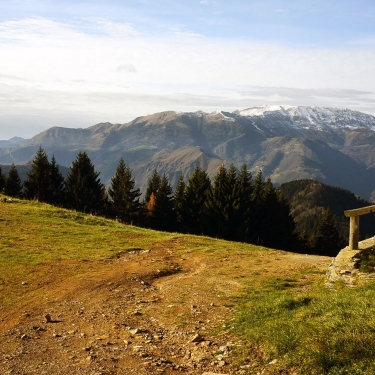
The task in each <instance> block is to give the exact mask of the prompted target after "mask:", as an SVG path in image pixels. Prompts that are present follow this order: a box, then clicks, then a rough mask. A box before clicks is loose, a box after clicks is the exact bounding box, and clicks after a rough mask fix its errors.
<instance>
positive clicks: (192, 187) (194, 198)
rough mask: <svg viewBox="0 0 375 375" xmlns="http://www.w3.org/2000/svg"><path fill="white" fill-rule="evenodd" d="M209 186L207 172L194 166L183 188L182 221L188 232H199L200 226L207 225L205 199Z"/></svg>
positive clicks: (200, 230)
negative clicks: (184, 207)
mask: <svg viewBox="0 0 375 375" xmlns="http://www.w3.org/2000/svg"><path fill="white" fill-rule="evenodd" d="M210 188H211V181H210V179H209V177H208V175H207V172H206V171H204V170H203V169H202V168H200V167H199V166H196V167H195V169H194V172H193V174H192V175H191V176H190V178H189V180H188V184H187V186H186V189H185V201H186V211H185V212H184V217H185V219H184V222H185V224H186V225H187V228H188V231H189V232H190V233H194V234H201V233H202V228H204V227H205V226H206V227H207V224H206V220H207V215H206V211H205V201H206V199H207V195H208V192H209V190H210Z"/></svg>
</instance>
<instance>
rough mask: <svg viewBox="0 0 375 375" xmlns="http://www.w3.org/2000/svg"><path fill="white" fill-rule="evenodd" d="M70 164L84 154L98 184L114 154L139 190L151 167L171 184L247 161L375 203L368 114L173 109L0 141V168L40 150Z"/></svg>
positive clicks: (372, 120)
mask: <svg viewBox="0 0 375 375" xmlns="http://www.w3.org/2000/svg"><path fill="white" fill-rule="evenodd" d="M40 145H41V146H42V147H43V148H44V150H45V151H46V152H47V154H48V155H49V156H50V157H51V156H52V155H55V157H56V160H57V162H58V164H60V165H61V166H65V167H69V166H70V164H71V162H72V161H73V160H75V158H76V156H77V154H78V152H79V151H87V153H88V155H89V157H90V158H91V160H92V162H93V164H94V165H95V167H96V170H97V171H99V172H100V173H101V174H100V177H101V180H102V181H103V182H105V183H108V182H109V181H110V178H111V176H113V175H114V173H115V169H116V166H117V164H118V162H119V159H120V158H121V157H123V158H124V160H125V162H126V163H127V164H129V165H130V167H131V168H132V170H133V176H134V177H135V180H136V183H137V185H138V186H139V187H140V188H141V190H143V191H144V190H145V186H146V184H147V181H148V179H149V177H150V175H151V174H152V172H153V170H154V169H155V168H156V169H157V170H158V171H159V172H160V173H166V174H167V176H168V178H169V181H170V182H171V184H172V185H175V184H176V182H177V180H178V178H179V176H180V175H181V174H183V175H184V176H186V177H187V176H189V175H190V174H191V172H192V171H193V169H194V168H195V166H196V165H199V166H200V167H202V168H204V169H205V170H207V172H208V174H209V175H210V177H213V176H214V175H215V174H216V171H217V169H218V167H219V166H220V164H221V163H223V162H224V163H226V164H231V163H233V164H234V165H235V166H237V167H240V166H241V165H242V164H244V163H246V164H247V166H248V168H249V169H250V170H251V171H252V172H253V174H255V173H257V171H258V170H260V169H262V171H263V175H264V176H269V177H271V179H272V181H273V183H275V184H276V185H278V184H281V183H284V182H288V181H292V180H299V179H314V180H318V181H321V182H324V183H325V184H329V185H333V186H339V187H341V188H344V189H348V190H351V191H353V192H354V193H355V194H357V195H360V196H361V197H363V198H365V199H374V198H375V147H374V146H375V117H374V116H372V115H369V114H365V113H361V112H358V111H352V110H350V109H342V108H325V107H324V108H323V107H293V106H264V107H255V108H248V109H243V110H237V111H234V112H225V111H219V112H213V113H205V112H202V111H198V112H173V111H166V112H160V113H155V114H152V115H148V116H142V117H138V118H136V119H134V120H133V121H130V122H128V123H125V124H111V123H100V124H97V125H94V126H91V127H89V128H85V129H71V128H62V127H51V128H50V129H48V130H46V131H44V132H42V133H40V134H38V135H36V136H34V137H33V138H31V139H29V140H26V141H25V142H23V143H22V144H16V145H9V144H8V145H5V146H3V145H2V144H1V143H0V164H2V165H4V164H10V163H15V164H17V165H18V164H26V163H28V162H29V161H30V160H32V158H33V157H34V155H35V153H36V151H37V149H38V148H39V146H40Z"/></svg>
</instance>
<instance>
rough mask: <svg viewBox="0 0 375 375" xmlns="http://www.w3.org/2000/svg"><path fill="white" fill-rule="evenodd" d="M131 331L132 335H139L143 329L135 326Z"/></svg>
mask: <svg viewBox="0 0 375 375" xmlns="http://www.w3.org/2000/svg"><path fill="white" fill-rule="evenodd" d="M129 332H130V333H131V334H132V335H139V334H140V333H142V330H141V329H140V328H135V329H131V330H130V331H129Z"/></svg>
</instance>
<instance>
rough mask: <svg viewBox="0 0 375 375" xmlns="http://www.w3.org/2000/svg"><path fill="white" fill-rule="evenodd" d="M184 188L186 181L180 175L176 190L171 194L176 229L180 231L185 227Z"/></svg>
mask: <svg viewBox="0 0 375 375" xmlns="http://www.w3.org/2000/svg"><path fill="white" fill-rule="evenodd" d="M185 189H186V183H185V180H184V176H183V175H181V176H180V178H179V179H178V183H177V186H176V190H175V192H174V195H173V202H174V211H175V215H176V225H177V230H179V231H181V232H184V231H185V229H186V228H185V225H184V212H185V209H186V208H185V207H186V200H185Z"/></svg>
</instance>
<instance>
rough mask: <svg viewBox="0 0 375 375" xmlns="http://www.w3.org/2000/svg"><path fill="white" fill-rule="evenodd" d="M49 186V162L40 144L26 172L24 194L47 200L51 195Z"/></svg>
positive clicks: (28, 196)
mask: <svg viewBox="0 0 375 375" xmlns="http://www.w3.org/2000/svg"><path fill="white" fill-rule="evenodd" d="M50 188H51V183H50V164H49V161H48V156H47V154H46V153H45V151H44V150H43V148H42V146H40V147H39V149H38V151H37V153H36V155H35V157H34V159H33V161H32V165H31V171H30V172H29V173H27V180H26V181H25V184H24V194H25V197H26V198H27V199H36V200H38V201H40V202H49V201H50V196H51V190H50Z"/></svg>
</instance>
